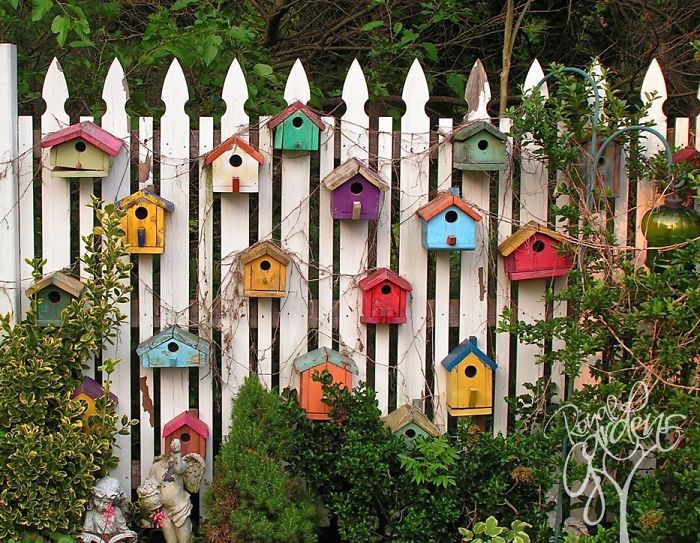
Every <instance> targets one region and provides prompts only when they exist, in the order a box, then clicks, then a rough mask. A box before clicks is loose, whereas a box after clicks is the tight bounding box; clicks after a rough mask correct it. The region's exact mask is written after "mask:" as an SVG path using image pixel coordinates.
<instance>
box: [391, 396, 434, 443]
mask: <svg viewBox="0 0 700 543" xmlns="http://www.w3.org/2000/svg"><path fill="white" fill-rule="evenodd" d="M382 422H384V424H385V425H386V426H388V427H389V429H390V430H391V431H392V432H397V431H398V430H400V429H401V428H403V427H404V426H406V425H407V424H411V423H413V424H415V425H416V426H418V427H419V428H421V429H422V430H423V431H425V433H427V434H428V435H431V436H433V437H437V436H439V435H440V430H438V427H437V426H435V425H434V424H433V423H432V422H430V419H429V418H428V417H426V416H425V415H424V414H423V412H422V411H421V410H420V409H415V408H413V407H411V406H410V405H408V404H404V405H402V406H401V407H399V408H397V409H395V410H394V411H392V412H391V413H389V414H388V415H386V416H384V417H382Z"/></svg>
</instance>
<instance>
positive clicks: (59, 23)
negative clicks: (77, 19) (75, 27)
mask: <svg viewBox="0 0 700 543" xmlns="http://www.w3.org/2000/svg"><path fill="white" fill-rule="evenodd" d="M70 27H71V25H70V19H69V18H68V17H66V16H65V15H56V17H54V18H53V21H52V22H51V32H53V33H54V34H56V35H57V36H56V41H57V42H58V45H60V46H61V47H63V46H64V44H65V43H66V38H67V37H68V31H69V30H70Z"/></svg>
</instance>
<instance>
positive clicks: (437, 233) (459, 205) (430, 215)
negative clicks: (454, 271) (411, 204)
mask: <svg viewBox="0 0 700 543" xmlns="http://www.w3.org/2000/svg"><path fill="white" fill-rule="evenodd" d="M416 213H417V214H418V216H419V217H420V218H421V219H423V237H422V242H423V247H425V248H426V249H428V250H429V251H473V250H474V249H475V248H476V223H477V222H479V221H480V220H481V215H479V213H477V212H476V211H474V209H472V208H471V207H470V206H469V204H467V202H465V201H464V200H462V199H461V198H460V197H459V196H458V195H457V194H455V193H454V192H452V191H446V192H440V193H438V194H437V196H435V198H433V199H432V200H431V201H430V202H428V203H427V204H426V205H424V206H423V207H421V208H420V209H418V211H416Z"/></svg>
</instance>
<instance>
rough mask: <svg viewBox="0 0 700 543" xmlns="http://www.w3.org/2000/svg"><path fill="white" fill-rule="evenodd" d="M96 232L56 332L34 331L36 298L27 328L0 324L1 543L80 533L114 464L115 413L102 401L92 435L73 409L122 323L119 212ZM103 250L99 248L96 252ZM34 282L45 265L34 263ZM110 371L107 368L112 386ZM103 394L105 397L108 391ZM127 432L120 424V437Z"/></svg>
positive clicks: (101, 218) (108, 215) (108, 210)
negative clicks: (97, 484) (83, 275)
mask: <svg viewBox="0 0 700 543" xmlns="http://www.w3.org/2000/svg"><path fill="white" fill-rule="evenodd" d="M93 205H94V207H95V214H96V216H97V220H98V222H99V225H100V226H98V227H96V228H95V231H94V233H93V234H91V235H90V236H87V237H86V238H84V241H85V243H86V244H87V253H86V255H85V257H84V262H85V264H86V268H85V269H86V271H87V273H88V274H90V278H89V279H86V280H85V281H84V283H85V291H84V294H83V296H82V297H81V298H80V299H77V300H73V301H72V303H71V304H70V305H69V306H68V307H67V308H66V309H65V310H64V311H63V314H62V316H63V324H62V325H61V326H60V327H56V326H53V325H51V326H46V327H42V326H40V325H38V324H37V321H36V319H37V309H38V301H37V298H36V296H33V297H32V300H31V302H32V304H31V307H30V308H29V311H28V314H27V318H26V320H24V321H23V322H21V323H17V324H15V325H12V324H11V322H10V316H9V315H2V316H0V338H1V339H0V466H2V467H3V469H2V471H1V472H0V473H1V474H2V475H1V477H0V539H1V540H3V541H8V540H12V538H14V537H19V534H20V533H21V532H24V531H25V530H36V531H41V532H57V531H68V530H70V529H74V528H76V527H77V526H78V525H79V522H80V520H81V517H82V515H83V512H84V509H85V504H86V502H87V499H88V497H89V495H90V491H91V489H92V486H93V483H94V481H95V477H97V476H100V475H105V474H106V473H107V471H108V470H109V469H110V468H111V467H113V466H114V465H115V463H116V458H115V457H113V456H112V445H113V443H114V438H115V435H116V433H117V422H118V421H117V417H116V415H114V414H113V408H114V406H113V405H111V401H110V400H109V399H108V398H106V397H103V398H101V399H99V400H98V401H97V408H98V415H97V416H95V417H93V418H91V419H90V421H89V424H88V428H85V427H84V422H83V418H82V414H83V410H84V405H83V404H82V403H80V402H78V401H73V400H71V399H70V396H71V394H72V392H73V391H74V390H75V388H76V387H77V386H78V384H79V383H80V380H81V378H82V372H83V370H84V369H85V368H86V367H87V366H86V363H87V361H88V360H89V357H90V356H91V355H95V354H96V353H99V352H101V350H102V348H103V345H104V343H105V342H106V341H107V342H109V341H111V339H112V338H113V337H114V334H115V330H116V327H117V326H118V324H119V323H120V322H122V321H123V319H124V315H123V314H122V313H121V312H120V311H119V309H118V306H117V304H118V303H123V302H125V301H126V299H127V298H126V294H127V292H128V289H129V286H128V283H126V284H125V283H124V282H123V281H124V279H126V278H128V274H129V264H128V262H125V261H123V260H122V259H121V257H122V256H123V254H124V248H123V244H122V242H121V235H122V232H121V230H120V229H119V220H120V217H121V212H120V211H118V210H116V209H115V207H114V206H113V205H107V206H105V207H104V208H103V209H101V208H100V207H99V204H98V203H97V202H94V203H93ZM98 244H99V246H98ZM33 264H34V268H35V277H36V278H39V277H40V276H41V273H40V271H39V269H40V266H41V264H42V263H41V262H40V261H34V262H33ZM115 365H116V361H113V360H105V361H104V363H103V367H102V369H103V370H104V371H105V374H104V375H105V377H106V380H107V381H108V379H109V374H110V373H111V372H112V371H113V370H114V368H115ZM105 386H106V387H108V384H107V382H106V383H105ZM129 424H130V422H129V421H128V420H126V419H123V420H122V421H121V428H120V429H119V433H127V432H128V426H129Z"/></svg>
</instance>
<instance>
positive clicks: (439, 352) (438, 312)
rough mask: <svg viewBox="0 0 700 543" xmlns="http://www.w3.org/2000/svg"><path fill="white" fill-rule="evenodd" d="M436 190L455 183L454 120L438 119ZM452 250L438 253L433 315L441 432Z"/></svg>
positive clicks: (437, 423)
mask: <svg viewBox="0 0 700 543" xmlns="http://www.w3.org/2000/svg"><path fill="white" fill-rule="evenodd" d="M438 127H439V128H438V134H439V136H438V138H439V145H440V147H439V149H438V164H437V190H438V191H444V190H448V189H449V188H450V187H451V186H452V143H451V141H450V139H449V136H450V134H451V133H452V119H440V120H439V122H438ZM450 254H451V252H450V251H436V255H435V312H434V315H433V319H434V321H433V322H434V324H433V351H434V353H435V359H434V360H433V374H434V377H433V382H434V386H433V413H434V414H433V422H434V423H435V426H437V427H438V428H439V429H440V431H441V432H445V431H447V370H445V368H443V367H442V364H441V363H440V362H442V360H443V359H444V358H445V357H446V356H447V355H448V354H449V352H450Z"/></svg>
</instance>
